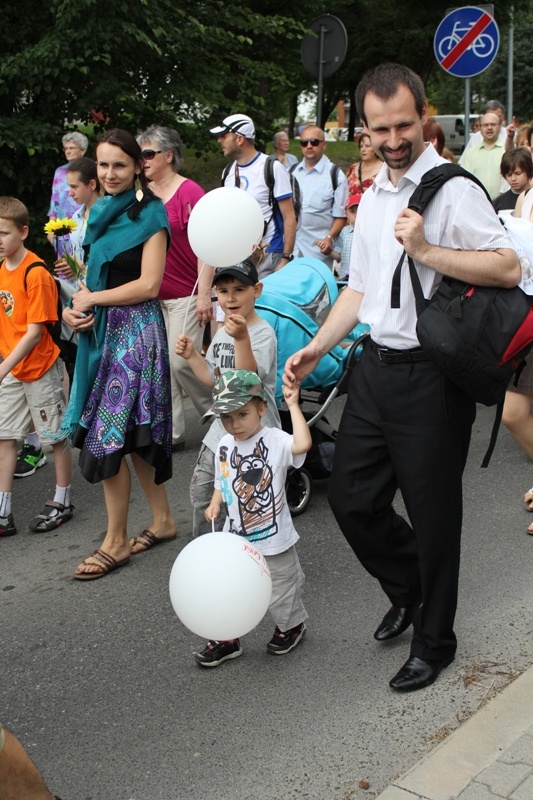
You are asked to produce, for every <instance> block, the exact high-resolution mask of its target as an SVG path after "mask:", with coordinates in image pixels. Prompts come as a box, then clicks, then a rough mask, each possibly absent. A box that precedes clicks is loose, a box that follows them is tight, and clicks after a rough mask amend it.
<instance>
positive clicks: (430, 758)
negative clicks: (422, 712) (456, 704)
mask: <svg viewBox="0 0 533 800" xmlns="http://www.w3.org/2000/svg"><path fill="white" fill-rule="evenodd" d="M501 797H504V798H508V800H533V667H532V668H531V669H529V670H528V671H527V672H525V673H524V674H523V675H521V676H520V678H517V680H516V681H514V682H513V683H511V684H510V685H509V686H508V687H507V688H506V689H504V690H503V692H502V693H501V694H499V695H498V696H497V697H495V698H494V699H493V700H491V701H490V703H488V704H487V705H486V706H484V707H483V708H482V709H480V710H479V711H478V712H476V714H474V716H473V717H471V718H470V719H469V720H468V721H467V722H465V724H464V725H462V726H461V727H460V728H458V729H457V730H456V731H454V732H453V733H452V734H451V735H450V736H449V737H448V738H447V739H445V740H444V741H443V742H442V743H441V744H440V745H438V747H436V748H435V749H434V750H432V752H431V753H429V754H428V755H427V756H425V757H424V758H423V759H422V760H421V761H420V762H419V763H418V764H416V765H415V766H414V767H412V768H411V769H410V770H409V771H408V772H406V773H405V775H403V776H402V777H400V778H398V780H396V781H394V783H392V784H391V785H390V786H388V787H387V789H385V791H384V792H382V793H381V794H380V795H379V796H378V797H377V798H376V800H495V798H501Z"/></svg>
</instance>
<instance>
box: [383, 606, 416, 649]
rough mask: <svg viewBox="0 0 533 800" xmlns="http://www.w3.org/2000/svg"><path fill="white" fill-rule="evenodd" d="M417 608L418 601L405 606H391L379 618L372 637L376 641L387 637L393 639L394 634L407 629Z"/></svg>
mask: <svg viewBox="0 0 533 800" xmlns="http://www.w3.org/2000/svg"><path fill="white" fill-rule="evenodd" d="M419 608H420V602H417V603H413V604H412V605H410V606H407V607H406V608H396V606H391V607H390V609H389V610H388V611H387V613H386V614H385V616H384V617H383V619H382V620H381V624H380V625H379V627H378V629H377V630H376V632H375V634H374V639H377V640H378V642H385V641H387V639H394V637H395V636H399V635H400V633H403V632H404V631H405V630H407V628H408V627H409V625H410V624H411V622H412V621H413V619H414V617H415V614H416V612H417V611H418V609H419Z"/></svg>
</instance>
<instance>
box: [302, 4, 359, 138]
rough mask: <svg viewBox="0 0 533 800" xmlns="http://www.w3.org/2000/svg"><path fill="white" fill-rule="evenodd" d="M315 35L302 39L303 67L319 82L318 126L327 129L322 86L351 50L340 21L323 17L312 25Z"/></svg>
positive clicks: (332, 17) (324, 15) (310, 34)
mask: <svg viewBox="0 0 533 800" xmlns="http://www.w3.org/2000/svg"><path fill="white" fill-rule="evenodd" d="M310 30H311V31H312V33H306V34H305V36H304V37H303V39H302V48H301V51H302V63H303V65H304V68H305V70H306V71H307V72H308V73H309V74H310V75H313V76H314V77H315V78H318V98H317V113H316V116H317V125H318V127H319V128H323V127H324V122H325V120H323V119H322V114H323V83H324V78H328V77H329V76H330V75H333V74H334V73H335V72H336V71H337V70H338V69H339V67H340V66H341V65H342V62H343V61H344V57H345V56H346V50H347V49H348V34H347V33H346V28H345V27H344V24H343V23H342V22H341V20H340V19H338V17H334V16H333V15H332V14H323V15H322V16H321V17H318V18H317V19H315V21H314V22H312V23H311V25H310Z"/></svg>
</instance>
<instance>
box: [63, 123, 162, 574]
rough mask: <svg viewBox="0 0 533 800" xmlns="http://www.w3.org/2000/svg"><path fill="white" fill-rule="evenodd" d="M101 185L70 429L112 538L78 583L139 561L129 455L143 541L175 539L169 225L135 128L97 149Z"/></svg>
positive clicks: (79, 295) (80, 300)
mask: <svg viewBox="0 0 533 800" xmlns="http://www.w3.org/2000/svg"><path fill="white" fill-rule="evenodd" d="M96 162H97V172H98V179H99V181H100V186H101V187H102V189H103V190H104V191H105V193H106V196H105V197H103V198H101V199H100V200H98V201H97V202H96V203H95V205H94V206H93V208H92V209H91V214H90V217H89V220H88V224H87V232H86V234H85V241H84V249H85V251H86V253H87V252H88V259H87V280H86V283H84V282H82V281H79V286H80V289H79V291H78V292H76V293H75V294H74V295H73V297H72V308H66V309H65V311H64V315H63V316H64V319H65V321H66V322H67V323H68V324H69V325H70V326H71V327H72V328H73V329H74V330H75V331H76V332H77V333H78V334H79V335H78V357H77V359H76V369H75V372H74V383H73V387H72V392H71V397H70V402H69V405H68V408H67V411H66V413H65V420H64V423H63V424H64V426H65V427H66V428H67V429H68V431H69V433H70V434H71V437H72V443H73V445H74V447H79V448H80V457H79V464H80V469H81V472H82V475H83V476H84V477H85V478H86V479H87V480H88V481H89V482H90V483H98V482H99V481H102V482H103V486H104V497H105V503H106V509H107V531H106V534H105V537H104V541H103V542H102V544H101V546H100V547H99V548H98V549H97V550H95V551H94V553H93V554H92V555H91V556H89V557H88V558H86V559H85V560H84V561H83V562H82V563H81V564H80V565H79V566H78V568H77V569H76V571H75V573H74V577H75V578H77V579H78V580H94V579H96V578H102V577H104V576H105V575H107V574H108V573H109V572H111V571H112V570H115V569H117V568H118V567H122V566H124V565H125V564H127V563H128V562H129V560H130V555H131V552H132V551H133V552H136V551H135V549H134V548H132V545H134V543H135V539H133V540H132V542H131V543H130V541H129V540H128V531H127V524H128V506H129V498H130V490H131V475H130V470H129V467H128V463H127V461H126V458H125V456H126V455H128V454H129V455H130V456H131V460H132V463H133V467H134V469H135V472H136V474H137V478H138V479H139V483H140V484H141V487H142V489H143V492H144V494H145V495H146V499H147V501H148V504H149V506H150V509H151V512H152V514H153V521H152V523H151V525H150V527H149V528H147V529H146V530H144V531H143V533H142V534H141V537H143V540H145V539H146V540H148V541H150V543H151V544H158V543H159V542H161V541H164V540H167V539H174V538H175V536H176V523H175V521H174V519H173V518H172V514H171V512H170V508H169V505H168V501H167V496H166V492H165V487H164V482H165V481H167V480H168V479H169V478H170V477H171V475H172V448H171V417H172V414H171V400H170V374H169V359H168V346H167V338H166V333H165V326H164V321H163V316H162V314H161V308H160V306H159V302H158V300H157V294H158V292H159V287H160V285H161V280H162V278H163V270H164V267H165V255H166V248H167V244H168V235H169V231H168V221H167V215H166V212H165V208H164V206H163V204H162V203H161V201H160V200H158V199H157V198H156V197H155V196H154V195H153V193H152V192H151V191H150V190H149V189H148V188H147V186H146V179H145V177H144V173H143V159H142V155H141V148H140V147H139V145H138V144H137V142H136V141H135V138H134V137H133V136H132V135H131V134H130V133H127V132H126V131H123V130H120V129H117V128H115V129H113V130H110V131H107V133H105V134H104V135H103V136H102V137H101V139H100V140H99V142H98V144H97V147H96Z"/></svg>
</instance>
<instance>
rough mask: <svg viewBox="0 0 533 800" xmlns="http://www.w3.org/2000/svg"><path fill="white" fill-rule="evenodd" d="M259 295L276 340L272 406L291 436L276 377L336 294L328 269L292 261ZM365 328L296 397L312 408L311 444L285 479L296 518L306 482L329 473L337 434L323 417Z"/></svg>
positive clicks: (306, 495)
mask: <svg viewBox="0 0 533 800" xmlns="http://www.w3.org/2000/svg"><path fill="white" fill-rule="evenodd" d="M263 286H264V288H263V292H262V294H261V296H260V297H259V298H258V299H257V300H256V303H255V308H256V311H257V313H258V314H259V315H260V316H261V317H263V318H264V319H266V320H267V322H269V323H270V325H272V327H273V328H274V331H275V333H276V336H277V340H278V353H277V359H278V365H277V381H276V403H277V405H278V408H280V409H281V410H280V417H281V422H282V426H283V429H284V430H287V431H288V432H289V433H291V432H292V430H291V425H290V414H289V412H288V411H286V410H283V409H282V408H281V407H282V403H283V393H282V388H281V387H282V375H283V369H284V366H285V362H286V360H287V358H288V357H289V356H291V355H292V354H293V353H295V352H296V351H297V350H299V349H300V348H301V347H304V346H305V345H306V344H308V342H309V341H310V340H311V339H312V338H313V336H314V335H315V333H316V332H317V330H318V329H319V327H320V326H321V325H322V324H323V322H324V321H325V319H326V317H327V315H328V314H329V311H330V309H331V306H332V305H333V303H334V302H335V300H336V299H337V296H338V287H337V283H336V281H335V278H334V277H333V275H332V273H331V271H330V270H329V269H328V267H326V265H325V264H323V262H322V261H319V260H318V259H315V258H298V259H295V260H294V261H292V262H290V264H287V266H285V267H283V269H282V270H279V271H278V272H274V273H273V274H272V275H269V276H268V277H266V278H265V279H264V281H263ZM367 335H368V334H367V328H366V326H364V325H358V326H357V327H356V328H354V330H353V331H352V332H351V333H350V334H349V336H348V337H347V340H346V346H345V347H341V346H340V345H337V346H336V347H334V348H333V349H332V350H330V352H329V353H327V354H326V355H325V356H323V358H321V360H320V362H319V364H318V365H317V367H316V369H315V370H313V372H312V373H311V374H310V375H308V376H307V378H305V380H304V381H303V383H302V387H301V399H302V401H304V402H306V403H312V404H314V405H317V406H318V409H317V411H316V412H315V413H314V414H313V413H310V412H307V411H306V412H304V416H305V417H306V419H307V424H308V425H309V428H310V429H311V435H312V439H313V444H312V447H311V450H310V451H309V453H308V454H307V457H306V459H305V463H304V466H303V467H301V468H300V469H292V470H290V471H289V474H288V476H287V484H286V488H287V501H288V504H289V508H290V511H291V514H292V515H293V516H297V515H298V514H302V513H303V512H304V511H305V509H306V508H307V506H308V505H309V501H310V499H311V493H312V480H319V479H323V478H328V477H329V476H330V475H331V469H332V465H333V456H334V454H335V440H336V437H337V431H336V429H335V428H334V426H333V425H331V423H330V422H329V421H328V419H327V417H326V412H327V410H328V409H329V408H330V407H331V404H332V403H333V401H334V400H335V398H336V397H338V396H339V394H342V393H344V392H345V391H346V388H347V385H348V381H349V378H350V374H351V371H352V368H353V365H354V363H355V361H356V360H357V358H358V357H359V355H360V353H361V351H362V346H363V344H364V340H365V339H366V337H367Z"/></svg>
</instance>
